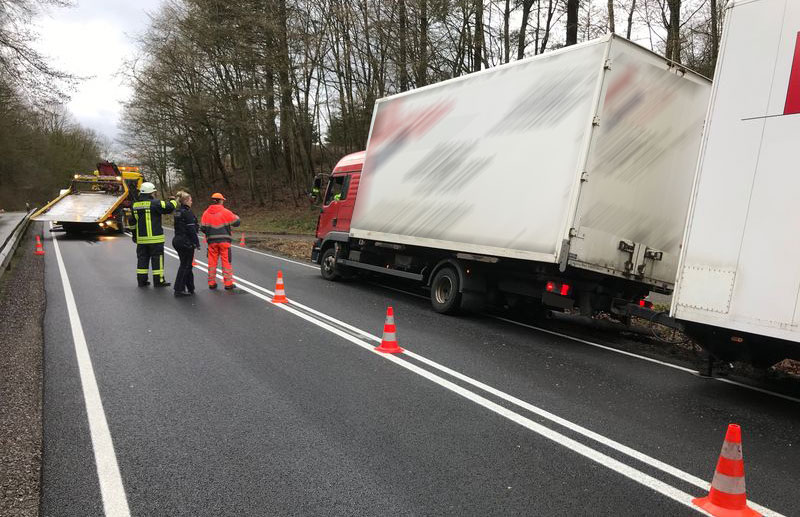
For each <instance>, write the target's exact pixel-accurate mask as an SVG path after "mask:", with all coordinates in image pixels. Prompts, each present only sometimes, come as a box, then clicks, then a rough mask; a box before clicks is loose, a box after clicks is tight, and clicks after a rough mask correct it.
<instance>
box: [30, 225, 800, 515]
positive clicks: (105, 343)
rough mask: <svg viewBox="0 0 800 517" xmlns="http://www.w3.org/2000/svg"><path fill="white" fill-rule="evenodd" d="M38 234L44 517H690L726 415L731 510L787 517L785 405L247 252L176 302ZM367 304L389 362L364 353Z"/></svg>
mask: <svg viewBox="0 0 800 517" xmlns="http://www.w3.org/2000/svg"><path fill="white" fill-rule="evenodd" d="M57 240H58V252H57V251H56V249H55V247H54V243H53V241H52V239H51V238H50V237H48V238H47V239H46V242H45V249H46V251H47V256H46V261H47V264H46V266H47V267H46V290H47V311H46V316H45V393H44V459H43V461H44V463H43V478H42V479H43V499H42V513H43V515H102V514H103V513H104V511H105V513H106V514H108V515H112V514H113V515H125V514H126V513H127V511H129V512H130V514H132V515H320V514H324V515H534V514H550V515H587V514H592V515H607V514H616V515H694V514H697V512H696V511H695V510H693V508H692V506H691V503H690V498H691V497H692V496H700V495H705V489H706V488H707V483H708V482H709V481H710V480H711V477H712V474H713V471H714V465H715V463H716V460H717V456H718V454H719V450H720V446H721V443H722V439H723V436H724V433H725V428H726V426H727V424H728V423H729V422H736V423H738V424H740V425H742V428H743V434H744V454H745V464H746V469H747V487H748V494H749V498H750V500H751V501H752V502H753V503H755V504H757V505H760V507H759V508H762V509H765V510H768V512H767V513H771V514H778V513H782V514H785V515H792V514H796V513H797V508H798V507H800V491H798V490H797V480H798V478H800V403H798V402H797V401H792V400H786V399H781V398H778V397H775V396H772V395H770V394H765V393H759V392H756V391H752V390H748V389H744V388H741V387H738V386H734V385H729V384H724V383H720V382H715V381H710V380H706V379H701V378H697V377H695V376H693V375H690V374H689V373H687V372H686V371H683V370H680V369H675V368H670V367H668V366H664V365H661V364H658V363H654V362H650V361H645V360H642V359H639V358H636V357H632V356H625V355H620V354H617V353H614V352H611V351H608V350H604V349H601V348H597V347H593V346H590V345H587V344H584V343H580V342H578V341H575V340H571V339H568V338H564V337H559V336H554V335H550V334H546V333H542V332H539V331H536V330H533V329H530V328H524V327H521V326H517V325H514V324H512V323H508V322H503V321H498V320H496V319H492V318H488V317H457V318H456V317H447V316H441V315H438V314H436V313H434V312H433V311H432V310H431V309H430V307H429V303H428V302H427V301H425V300H422V299H420V298H418V297H415V296H413V295H409V294H403V293H398V292H396V291H393V290H390V289H385V288H382V287H380V286H376V285H372V284H369V283H364V282H347V283H344V282H342V283H329V282H325V281H324V280H322V279H321V278H320V276H319V273H318V271H317V270H316V269H315V268H314V267H310V265H308V264H299V263H295V262H291V261H286V260H284V259H280V258H274V257H269V256H267V255H264V254H261V253H257V252H254V251H252V250H242V249H234V252H233V255H234V257H233V261H234V266H235V269H236V274H237V276H239V277H240V278H241V279H240V280H238V282H237V283H238V284H239V285H240V286H241V287H242V288H243V289H242V290H239V291H238V292H233V293H231V292H225V291H221V290H218V291H209V290H207V289H205V288H204V287H203V284H204V280H205V273H203V272H201V271H200V270H198V269H196V270H195V274H196V282H197V284H198V291H197V295H196V296H194V297H192V298H183V299H175V298H174V297H173V296H172V291H171V290H170V289H167V290H157V289H154V288H152V287H150V288H146V289H140V288H137V287H136V280H135V253H134V247H133V244H132V243H131V241H130V239H128V238H126V237H102V238H100V239H98V240H92V239H68V238H66V237H64V236H59V237H58V238H57ZM168 240H169V239H168ZM59 253H60V255H61V257H62V261H63V272H64V273H66V276H67V279H68V281H69V286H70V289H69V290H70V291H71V294H70V293H69V291H67V290H66V289H65V282H64V278H63V276H62V271H61V267H60V266H59V263H58V260H57V255H58V254H59ZM198 260H199V261H200V262H201V266H202V265H203V264H204V262H205V260H204V257H198ZM166 267H167V271H168V273H167V275H168V276H169V277H170V279H172V278H174V273H175V271H176V267H177V259H174V258H171V257H170V256H168V257H167V259H166ZM278 269H282V270H283V273H284V277H285V281H286V291H287V296H288V297H289V299H290V300H291V301H292V303H291V304H290V305H289V306H288V307H285V306H275V305H273V304H271V303H269V302H268V299H269V297H270V294H271V290H272V289H273V287H274V283H275V277H276V274H277V271H278ZM72 299H74V307H73V308H72V309H71V308H70V303H71V300H72ZM388 305H392V306H393V307H394V309H395V314H396V320H397V327H398V337H399V340H400V344H401V346H403V347H404V348H406V349H407V350H408V351H409V352H410V353H406V354H401V355H399V356H386V355H381V354H377V353H374V352H372V351H371V348H372V347H373V346H374V345H376V344H377V343H376V342H375V339H374V336H378V337H379V336H380V334H381V331H382V325H383V319H384V314H385V310H386V307H387V306H388ZM76 316H79V320H80V322H79V323H76ZM76 329H80V330H79V331H76ZM84 341H85V345H84ZM84 347H85V348H84ZM84 350H85V352H86V353H85V354H84V353H83V352H82V351H84ZM87 361H88V363H87ZM87 364H88V366H87ZM93 386H96V390H97V391H96V393H95V392H93V391H92V388H93ZM93 393H94V395H93ZM95 395H96V396H95ZM98 408H99V409H98ZM104 424H105V427H104Z"/></svg>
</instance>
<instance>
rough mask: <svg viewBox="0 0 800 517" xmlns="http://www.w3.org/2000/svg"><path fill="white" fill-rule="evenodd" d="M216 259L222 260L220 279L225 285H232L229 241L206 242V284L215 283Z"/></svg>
mask: <svg viewBox="0 0 800 517" xmlns="http://www.w3.org/2000/svg"><path fill="white" fill-rule="evenodd" d="M217 260H219V261H220V262H222V280H223V282H224V283H225V285H226V286H229V285H233V266H231V243H230V242H209V243H208V285H217Z"/></svg>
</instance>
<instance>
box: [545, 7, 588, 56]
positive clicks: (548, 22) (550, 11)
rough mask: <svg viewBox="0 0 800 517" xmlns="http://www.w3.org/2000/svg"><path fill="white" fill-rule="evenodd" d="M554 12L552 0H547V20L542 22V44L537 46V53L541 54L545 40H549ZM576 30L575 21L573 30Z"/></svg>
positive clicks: (576, 24)
mask: <svg viewBox="0 0 800 517" xmlns="http://www.w3.org/2000/svg"><path fill="white" fill-rule="evenodd" d="M555 13H556V10H555V9H554V8H553V0H548V2H547V20H546V21H545V23H544V35H543V36H542V44H541V46H540V47H539V54H543V53H544V51H545V50H546V49H547V42H548V41H550V27H551V26H552V24H553V15H554V14H555ZM577 30H578V23H577V21H576V22H575V31H576V32H577Z"/></svg>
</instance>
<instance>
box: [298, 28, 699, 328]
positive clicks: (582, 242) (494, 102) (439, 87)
mask: <svg viewBox="0 0 800 517" xmlns="http://www.w3.org/2000/svg"><path fill="white" fill-rule="evenodd" d="M710 93H711V85H710V81H708V80H707V79H705V78H703V77H701V76H699V75H697V74H695V73H693V72H691V71H689V70H687V69H685V68H683V67H681V66H677V65H675V64H673V63H671V62H669V61H667V60H666V59H664V58H663V57H660V56H658V55H656V54H655V53H652V52H650V51H648V50H646V49H644V48H642V47H640V46H638V45H635V44H633V43H631V42H629V41H627V40H625V39H623V38H620V37H617V36H613V35H608V36H605V37H603V38H600V39H597V40H594V41H590V42H587V43H584V44H581V45H575V46H572V47H568V48H564V49H561V50H558V51H555V52H551V53H548V54H544V55H540V56H537V57H534V58H530V59H525V60H521V61H517V62H514V63H511V64H508V65H504V66H499V67H496V68H491V69H488V70H484V71H482V72H478V73H474V74H470V75H467V76H464V77H459V78H455V79H451V80H448V81H444V82H442V83H438V84H434V85H430V86H427V87H424V88H419V89H416V90H413V91H409V92H405V93H402V94H399V95H394V96H391V97H387V98H384V99H381V100H379V101H378V102H377V103H376V106H375V110H374V114H373V118H372V126H371V129H370V136H369V141H368V144H367V150H366V153H356V154H353V155H349V156H346V157H345V158H343V159H342V160H341V161H340V162H339V164H338V165H337V166H336V167H335V168H334V171H333V173H332V175H331V178H330V181H329V183H328V187H327V190H326V193H325V197H324V200H323V208H322V212H321V214H320V219H319V223H318V226H317V238H318V239H317V242H316V243H315V246H314V251H313V253H312V258H313V259H314V260H315V261H317V262H318V263H320V264H321V270H322V275H323V277H325V278H329V279H334V278H336V277H338V276H339V275H341V274H343V273H345V272H353V271H355V270H362V271H363V270H366V271H371V272H373V273H378V274H388V275H395V276H399V277H403V278H406V279H409V280H412V281H416V282H420V283H423V284H424V285H427V286H429V287H430V290H431V302H432V304H433V306H434V308H435V309H436V310H437V311H440V312H453V311H455V310H457V309H459V308H460V307H461V306H467V307H470V306H473V305H477V306H479V307H480V306H482V304H483V302H484V301H485V300H486V299H489V300H490V301H492V302H496V303H499V304H509V305H513V304H515V303H517V302H519V301H520V300H534V301H536V302H541V303H543V304H544V305H545V306H550V307H556V308H562V309H563V308H568V307H573V306H574V304H576V303H577V304H578V306H579V307H580V308H581V310H582V312H583V313H585V314H590V313H592V312H594V311H597V310H609V309H610V307H611V306H612V305H613V304H615V303H629V302H631V301H634V302H636V301H638V300H640V299H642V298H643V297H644V296H645V295H646V294H647V293H648V291H650V290H655V291H659V292H666V293H669V292H671V291H672V288H673V283H674V279H675V274H676V269H677V263H678V256H679V245H680V241H681V237H682V235H683V230H684V225H685V215H686V211H687V209H688V204H689V197H690V193H691V186H692V178H693V175H694V170H695V164H696V160H697V155H698V153H699V147H700V141H701V135H702V128H703V121H704V115H705V111H706V108H707V105H708V100H709V96H710Z"/></svg>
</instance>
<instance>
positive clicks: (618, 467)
mask: <svg viewBox="0 0 800 517" xmlns="http://www.w3.org/2000/svg"><path fill="white" fill-rule="evenodd" d="M167 252H168V253H169V254H170V256H172V257H174V258H177V254H175V252H174V250H172V249H170V248H167ZM197 263H198V264H202V266H197V267H198V269H201V270H203V271H206V272H207V271H208V269H206V267H204V266H205V264H204V263H202V262H201V261H197ZM217 277H219V278H221V275H219V274H218V275H217ZM234 280H235V281H236V282H237V285H239V287H240V288H241V289H242V290H244V291H246V292H248V293H250V294H252V295H253V296H256V297H257V298H260V299H262V300H265V301H267V302H270V300H271V298H270V297H271V296H272V295H273V292H272V291H270V290H269V289H266V288H264V287H261V286H259V285H256V284H253V283H252V282H249V281H247V280H245V279H243V278H241V277H237V276H235V275H234ZM258 291H262V292H264V293H267V295H264V294H261V293H260V292H258ZM270 305H272V304H271V303H270ZM293 305H294V306H297V307H300V308H302V309H304V310H306V311H308V312H311V313H313V314H314V315H316V316H318V317H320V318H323V319H326V320H328V322H330V323H331V324H336V325H339V326H341V327H344V328H347V329H348V330H351V331H353V332H356V333H358V334H359V335H361V336H363V337H364V338H366V339H369V340H371V341H375V342H380V338H378V337H377V336H374V335H372V334H370V333H368V332H366V331H364V330H361V329H359V328H357V327H354V326H352V325H349V324H347V323H345V322H343V321H340V320H338V319H336V318H334V317H332V316H329V315H327V314H324V313H322V312H319V311H317V310H315V309H312V308H310V307H308V306H305V305H303V304H300V303H297V302H294V301H292V300H290V303H289V305H284V304H275V307H278V308H280V309H283V310H285V311H287V312H290V313H292V314H294V315H295V316H298V317H300V318H302V319H304V320H306V321H308V322H309V323H312V324H314V325H317V326H319V327H321V328H323V329H325V330H328V331H329V332H332V333H333V334H336V335H337V336H340V337H342V338H344V339H346V340H348V341H350V342H352V343H354V344H356V345H358V346H360V347H362V348H364V349H366V350H369V351H371V352H373V353H375V354H376V355H378V356H380V357H383V358H384V359H387V360H390V361H392V362H394V363H395V364H397V365H399V366H401V367H403V368H406V369H407V370H410V371H412V372H414V373H416V374H418V375H420V376H422V377H425V378H426V379H428V380H430V381H432V382H435V383H436V384H438V385H440V386H442V387H444V388H446V389H448V390H450V391H453V392H455V393H457V394H459V395H461V396H463V397H465V398H467V399H469V400H471V401H472V402H475V403H476V404H479V405H481V406H483V407H485V408H487V409H489V410H491V411H493V412H495V413H497V414H499V415H501V416H503V417H505V418H508V419H509V420H512V421H514V422H516V423H518V424H520V425H522V426H524V427H526V428H528V429H530V430H531V431H533V432H535V433H537V434H539V435H541V436H544V437H545V438H548V439H550V440H552V441H555V442H556V443H559V444H560V445H563V446H564V447H567V448H569V449H571V450H573V451H575V452H577V453H578V454H581V455H583V456H585V457H587V458H589V459H591V460H593V461H596V462H597V463H600V464H601V465H604V466H606V467H608V468H610V469H612V470H614V471H616V472H618V473H620V474H622V475H624V476H626V477H628V478H630V479H632V480H634V481H636V482H638V483H641V484H643V485H645V486H647V487H649V488H651V489H653V490H655V491H657V492H659V493H661V494H662V495H665V496H667V497H670V498H671V499H674V500H675V501H678V502H680V503H683V504H685V505H687V506H689V507H690V508H692V509H694V510H697V511H700V513H705V512H702V511H701V510H700V509H699V508H697V507H696V506H694V505H693V504H692V503H691V499H692V496H690V495H689V494H686V493H684V492H682V491H680V490H679V489H677V488H675V487H673V486H671V485H668V484H666V483H664V482H662V481H660V480H658V479H656V478H653V477H651V476H649V475H647V474H645V473H643V472H641V471H639V470H636V469H634V468H633V467H630V466H628V465H627V464H624V463H621V462H619V461H618V460H615V459H614V458H611V457H610V456H607V455H605V454H603V453H602V452H600V451H597V450H595V449H592V448H591V447H588V446H586V445H584V444H581V443H580V442H577V441H575V440H573V439H571V438H569V437H567V436H565V435H563V434H561V433H558V432H556V431H553V430H551V429H548V428H546V427H544V426H542V425H540V424H538V423H536V422H534V421H532V420H530V419H528V418H526V417H524V416H522V415H520V414H518V413H515V412H513V411H511V410H509V409H506V408H504V407H503V406H500V405H498V404H496V403H494V402H492V401H490V400H488V399H486V398H484V397H482V396H481V395H478V394H477V393H474V392H472V391H469V390H467V389H465V388H462V387H461V386H458V385H457V384H454V383H452V382H450V381H448V380H446V379H444V378H442V377H440V376H438V375H436V374H434V373H432V372H429V371H427V370H424V369H422V368H420V367H418V366H416V365H414V364H412V363H409V362H407V361H403V360H401V359H399V358H397V357H395V356H393V355H391V354H382V353H380V352H375V347H374V346H373V345H371V344H369V343H367V342H366V341H364V340H362V339H359V338H357V337H355V336H353V335H351V334H348V333H346V332H343V331H342V330H340V329H338V328H336V327H333V326H332V325H331V324H329V323H326V322H325V321H321V320H319V319H316V318H314V317H312V316H309V315H308V314H305V313H303V312H300V311H298V310H296V309H294V308H293V307H292V306H293ZM405 355H407V356H409V357H412V358H414V359H416V360H419V361H420V362H423V363H424V364H427V365H429V366H432V367H434V368H436V369H438V370H440V371H442V372H444V373H447V374H448V375H451V376H452V377H455V378H457V379H459V380H462V381H464V382H467V383H468V384H470V385H472V386H475V387H477V388H479V389H481V390H483V391H486V392H488V393H491V394H493V395H495V396H497V397H499V398H501V399H503V400H506V401H507V402H510V403H512V404H514V405H516V406H518V407H521V408H523V409H526V410H528V411H530V412H532V413H534V414H536V415H539V416H541V417H543V418H545V419H547V420H550V421H551V422H554V423H556V424H558V425H561V426H563V427H566V428H567V429H570V430H571V431H574V432H576V433H578V434H581V435H583V436H586V437H587V438H590V439H592V440H595V441H596V442H598V443H601V444H603V445H605V446H607V447H610V448H612V449H614V450H616V451H618V452H621V453H622V454H625V455H627V456H629V457H631V458H634V459H636V460H638V461H641V462H642V463H644V464H646V465H649V466H651V467H654V468H656V469H658V470H660V471H662V472H665V473H667V474H670V475H672V476H675V477H676V478H678V479H681V480H683V481H685V482H687V483H690V484H692V485H695V486H697V487H699V488H701V489H703V490H708V489H709V487H710V484H709V483H708V482H706V481H704V480H702V479H700V478H698V477H696V476H693V475H691V474H689V473H687V472H684V471H682V470H680V469H678V468H676V467H673V466H671V465H668V464H666V463H664V462H662V461H660V460H657V459H655V458H652V457H651V456H648V455H646V454H644V453H641V452H639V451H636V450H635V449H632V448H630V447H627V446H625V445H623V444H621V443H619V442H616V441H614V440H612V439H610V438H607V437H605V436H603V435H600V434H598V433H595V432H594V431H591V430H589V429H586V428H584V427H582V426H580V425H578V424H575V423H573V422H571V421H569V420H566V419H564V418H561V417H559V416H557V415H554V414H553V413H550V412H548V411H546V410H544V409H541V408H538V407H536V406H534V405H532V404H529V403H527V402H524V401H522V400H520V399H518V398H516V397H513V396H511V395H509V394H507V393H504V392H502V391H500V390H498V389H496V388H493V387H491V386H488V385H486V384H484V383H482V382H480V381H477V380H475V379H472V378H471V377H468V376H466V375H463V374H461V373H459V372H457V371H455V370H452V369H450V368H447V367H446V366H443V365H440V364H439V363H436V362H435V361H432V360H430V359H427V358H425V357H423V356H420V355H418V354H415V353H413V352H411V351H409V350H408V349H406V351H405ZM750 506H752V507H753V508H754V509H756V510H757V511H759V512H761V513H762V514H764V515H766V516H780V514H779V513H777V512H774V511H772V510H770V509H768V508H765V507H763V506H761V505H758V504H755V503H753V502H752V501H750Z"/></svg>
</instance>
